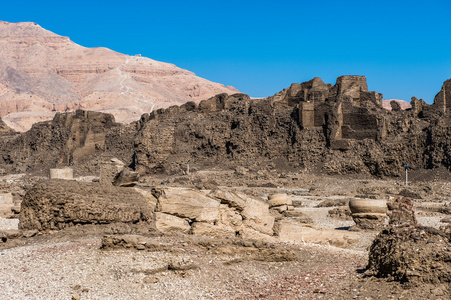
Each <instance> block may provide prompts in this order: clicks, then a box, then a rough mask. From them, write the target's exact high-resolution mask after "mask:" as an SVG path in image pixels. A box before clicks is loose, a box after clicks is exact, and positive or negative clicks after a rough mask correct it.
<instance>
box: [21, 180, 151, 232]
mask: <svg viewBox="0 0 451 300" xmlns="http://www.w3.org/2000/svg"><path fill="white" fill-rule="evenodd" d="M19 220H20V221H19V228H20V229H22V230H33V229H36V230H39V231H45V230H57V229H64V228H67V227H71V226H75V225H84V224H111V223H125V224H136V223H144V224H148V225H149V228H150V227H151V226H152V224H153V215H152V210H151V208H150V207H149V206H148V205H147V203H146V199H145V198H144V196H142V195H141V194H140V193H138V192H136V191H135V190H134V189H130V188H118V187H114V186H103V185H100V184H96V183H86V182H75V181H68V180H43V181H40V182H38V183H37V184H36V185H34V186H33V187H32V188H31V189H29V190H28V191H27V193H26V195H25V197H24V199H23V201H22V204H21V211H20V217H19Z"/></svg>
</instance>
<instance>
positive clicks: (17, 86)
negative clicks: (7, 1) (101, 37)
mask: <svg viewBox="0 0 451 300" xmlns="http://www.w3.org/2000/svg"><path fill="white" fill-rule="evenodd" d="M0 41H1V43H0V117H3V118H4V120H5V121H6V122H7V124H9V125H10V126H11V127H13V128H14V129H16V130H20V131H24V130H28V129H29V128H30V127H31V125H32V124H33V123H35V122H38V121H44V120H49V119H51V118H52V117H53V115H54V114H55V113H56V112H67V111H75V110H77V109H89V110H93V111H102V112H106V113H111V114H113V115H114V116H115V117H116V120H118V121H119V122H126V123H129V122H132V121H136V120H137V119H139V117H140V116H141V114H143V113H145V112H149V111H151V110H152V109H158V108H162V107H169V106H171V105H174V104H176V105H180V104H183V103H185V102H187V101H195V102H199V101H200V100H204V99H207V98H209V97H211V96H214V95H216V94H219V93H229V94H232V93H236V92H237V90H236V89H235V88H233V87H225V86H223V85H222V84H219V83H214V82H211V81H208V80H205V79H203V78H200V77H197V76H196V75H195V74H194V73H192V72H189V71H187V70H184V69H181V68H178V67H176V66H174V65H172V64H168V63H163V62H159V61H155V60H152V59H149V58H145V57H142V56H141V55H134V56H129V55H124V54H121V53H118V52H115V51H112V50H110V49H106V48H85V47H82V46H80V45H77V44H75V43H74V42H72V41H71V40H70V39H69V38H68V37H64V36H59V35H57V34H54V33H52V32H50V31H48V30H45V29H43V28H42V27H40V26H39V25H37V24H36V23H30V22H23V23H8V22H1V21H0Z"/></svg>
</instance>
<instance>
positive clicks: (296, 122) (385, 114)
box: [0, 76, 451, 176]
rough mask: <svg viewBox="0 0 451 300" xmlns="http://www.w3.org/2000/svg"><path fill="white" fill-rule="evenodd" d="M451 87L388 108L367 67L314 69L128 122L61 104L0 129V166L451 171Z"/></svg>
mask: <svg viewBox="0 0 451 300" xmlns="http://www.w3.org/2000/svg"><path fill="white" fill-rule="evenodd" d="M449 90H451V81H446V82H445V83H444V84H443V86H442V89H441V91H440V92H439V93H438V94H437V96H436V97H435V100H434V104H432V105H428V104H426V103H425V102H424V101H422V100H421V99H420V100H418V99H416V98H415V97H414V98H412V101H411V108H410V109H406V110H402V109H399V107H398V106H396V105H395V106H394V107H395V108H396V109H393V110H391V111H389V110H386V109H384V108H383V107H382V94H380V93H377V92H374V91H368V88H367V83H366V78H365V77H364V76H341V77H339V78H337V81H336V83H335V84H334V85H333V84H326V83H324V82H323V81H322V80H321V79H320V78H314V79H312V80H310V81H307V82H303V83H300V84H299V83H294V84H292V85H291V86H290V87H289V88H287V89H284V90H282V91H281V92H279V93H277V94H275V95H274V96H272V97H268V98H262V99H251V98H250V97H249V96H248V95H245V94H233V95H227V94H218V95H216V96H214V97H211V98H210V99H208V100H204V101H201V102H200V103H199V104H196V103H195V102H187V103H185V104H183V105H181V106H173V107H170V108H166V109H157V110H154V111H152V112H151V113H150V114H148V113H147V114H143V115H142V117H141V119H140V120H139V121H137V122H134V123H132V124H128V125H124V124H119V123H116V122H115V120H114V117H113V116H112V115H111V114H104V113H100V112H90V111H83V110H77V111H76V112H70V113H57V114H56V115H55V117H54V119H53V120H51V121H47V122H41V123H38V124H35V125H34V126H33V127H32V128H31V129H30V130H29V131H27V132H25V133H21V134H13V135H9V136H8V135H7V136H4V137H1V138H0V158H1V159H0V168H2V169H3V170H4V171H6V172H41V173H42V174H46V172H48V171H47V170H48V168H50V167H62V166H67V165H71V166H73V167H74V168H75V171H76V172H79V173H88V174H93V173H96V172H98V170H99V165H100V164H101V163H102V161H104V160H105V159H109V158H111V157H117V158H119V159H120V160H122V161H124V162H125V163H126V164H127V165H129V166H131V167H132V168H134V169H135V170H136V171H138V172H140V173H141V174H144V173H147V174H151V173H160V172H163V173H166V174H181V172H182V171H183V170H184V169H185V168H186V162H187V161H188V160H190V167H191V168H192V170H201V169H204V168H206V169H208V168H223V169H227V170H234V169H236V168H237V167H240V168H246V169H248V170H252V172H255V173H257V174H260V175H258V176H265V174H266V173H265V172H270V171H272V170H275V169H278V170H281V172H290V170H292V171H299V170H302V171H305V172H307V173H309V172H312V173H317V172H318V173H326V174H356V173H359V174H367V175H373V176H402V174H403V173H404V167H403V165H404V164H405V163H408V164H409V165H410V167H411V168H413V169H416V170H421V169H435V168H443V169H448V170H451V151H450V149H451V139H450V138H449V137H450V136H451V110H450V108H449V104H450V102H451V95H450V94H449V93H448V91H449ZM394 103H396V102H394ZM260 171H261V172H260Z"/></svg>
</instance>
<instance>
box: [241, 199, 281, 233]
mask: <svg viewBox="0 0 451 300" xmlns="http://www.w3.org/2000/svg"><path fill="white" fill-rule="evenodd" d="M242 197H243V198H244V199H245V200H246V203H245V206H244V209H243V211H242V212H241V215H242V216H243V220H244V221H243V223H244V224H245V225H247V226H249V227H251V228H253V229H255V230H257V231H260V232H262V233H264V234H268V235H272V234H273V226H274V220H275V218H274V217H273V216H271V215H270V213H269V205H268V204H267V203H265V202H263V201H260V200H257V199H254V198H251V197H247V196H244V195H243V196H242Z"/></svg>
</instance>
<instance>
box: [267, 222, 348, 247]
mask: <svg viewBox="0 0 451 300" xmlns="http://www.w3.org/2000/svg"><path fill="white" fill-rule="evenodd" d="M275 228H276V234H277V235H278V236H279V239H280V241H282V242H294V243H313V244H321V245H332V246H336V247H341V248H346V247H347V246H348V245H350V244H352V243H355V242H357V236H356V235H355V234H354V233H351V232H346V231H342V230H334V229H326V228H320V227H314V226H310V225H304V224H299V223H295V222H293V221H290V220H281V221H279V222H278V223H277V224H276V226H275Z"/></svg>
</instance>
